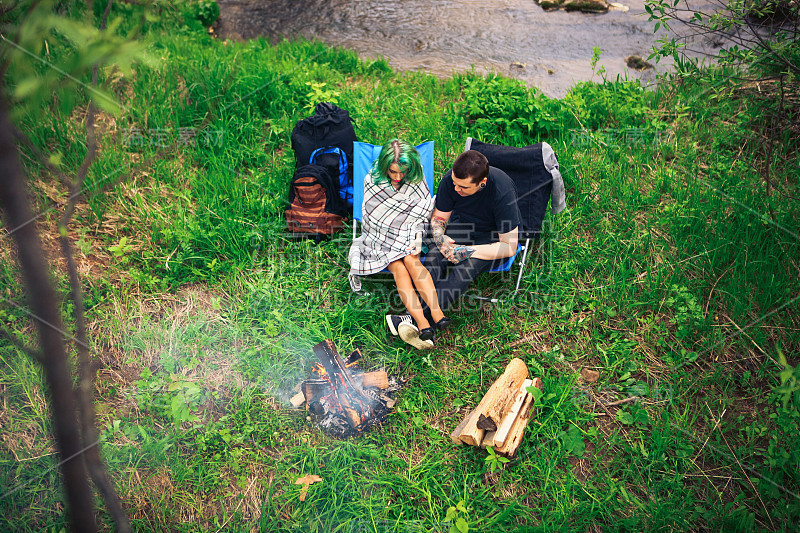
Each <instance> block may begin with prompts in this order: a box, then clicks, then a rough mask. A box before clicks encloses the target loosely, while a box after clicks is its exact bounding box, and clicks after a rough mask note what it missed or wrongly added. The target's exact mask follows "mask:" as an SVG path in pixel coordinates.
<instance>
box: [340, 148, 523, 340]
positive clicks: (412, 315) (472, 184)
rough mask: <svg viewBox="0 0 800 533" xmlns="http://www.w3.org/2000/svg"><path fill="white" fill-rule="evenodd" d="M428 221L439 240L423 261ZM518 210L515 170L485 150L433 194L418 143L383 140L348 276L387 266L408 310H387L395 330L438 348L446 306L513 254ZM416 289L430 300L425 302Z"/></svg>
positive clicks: (354, 279)
mask: <svg viewBox="0 0 800 533" xmlns="http://www.w3.org/2000/svg"><path fill="white" fill-rule="evenodd" d="M428 225H430V229H431V234H432V236H433V242H434V243H435V244H436V247H435V248H433V249H431V250H430V251H429V253H428V254H427V256H426V257H425V266H423V265H422V262H421V261H420V253H421V252H422V248H423V239H424V238H425V236H426V234H427V229H428ZM519 226H520V213H519V209H518V207H517V193H516V188H515V187H514V183H513V182H512V181H511V178H509V177H508V175H506V173H505V172H503V171H502V170H500V169H497V168H494V167H490V166H489V163H488V161H487V160H486V157H485V156H484V155H483V154H481V153H480V152H477V151H474V150H467V151H466V152H464V153H462V154H461V155H459V156H458V157H457V158H456V160H455V162H454V163H453V168H452V170H449V171H448V172H447V173H446V174H445V175H444V177H443V178H442V180H441V183H440V184H439V189H438V192H437V194H436V197H435V199H434V198H431V194H430V191H429V190H428V186H427V184H426V183H425V179H424V176H423V172H422V164H421V163H420V157H419V153H418V152H417V150H416V149H415V148H414V147H413V146H411V145H410V144H408V143H407V142H404V141H401V140H398V139H395V140H392V141H390V142H388V143H387V144H385V145H384V146H383V147H382V149H381V152H380V155H379V156H378V158H377V159H376V160H375V162H374V163H373V164H372V168H371V169H370V171H369V172H368V173H367V176H366V177H365V178H364V204H363V229H362V235H361V236H360V237H358V238H357V239H356V240H355V241H353V245H352V246H351V248H350V253H349V261H350V267H351V270H350V284H351V286H352V288H353V290H355V291H357V290H359V289H360V288H361V280H360V278H359V277H358V276H365V275H369V274H375V273H377V272H380V271H381V270H383V269H384V268H388V270H389V272H391V273H392V275H393V276H394V280H395V283H396V284H397V292H398V293H399V294H400V299H401V300H402V301H403V304H404V305H405V306H406V309H408V313H409V314H408V315H387V316H386V322H387V324H388V325H389V329H390V330H391V332H392V334H394V335H399V336H400V338H402V339H403V341H405V342H407V343H408V344H410V345H412V346H414V347H415V348H418V349H430V348H433V339H434V337H435V332H436V331H437V330H441V329H444V328H446V327H447V326H448V325H449V324H450V319H449V318H448V317H447V316H445V314H444V311H443V310H446V309H448V308H449V307H450V305H452V303H453V302H454V301H455V300H456V299H457V298H458V297H459V296H461V294H462V293H463V292H464V291H465V290H466V289H467V287H468V286H469V285H470V283H472V281H473V280H474V279H475V278H476V277H477V276H478V274H480V273H482V272H486V271H488V270H490V269H492V268H493V267H494V266H495V265H496V264H499V263H500V262H502V261H503V260H505V259H507V258H508V257H511V256H512V255H514V253H515V252H516V250H517V241H518V231H519ZM417 293H419V295H420V296H421V297H422V300H423V302H424V303H420V300H419V298H418V297H417Z"/></svg>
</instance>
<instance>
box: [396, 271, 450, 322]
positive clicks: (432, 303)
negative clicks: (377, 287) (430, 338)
mask: <svg viewBox="0 0 800 533" xmlns="http://www.w3.org/2000/svg"><path fill="white" fill-rule="evenodd" d="M403 264H404V265H405V266H406V269H407V270H408V273H409V274H410V275H411V279H412V281H413V282H414V286H416V287H417V290H418V291H419V294H420V296H422V299H423V300H425V303H426V304H428V308H429V309H430V310H431V316H432V317H433V320H434V322H439V321H440V320H441V319H442V318H444V313H443V312H442V309H441V308H440V307H439V297H438V296H437V295H436V287H435V286H434V284H433V278H432V277H431V273H430V272H428V269H426V268H425V267H424V266H422V263H421V262H420V260H419V256H418V255H407V256H405V257H404V258H403Z"/></svg>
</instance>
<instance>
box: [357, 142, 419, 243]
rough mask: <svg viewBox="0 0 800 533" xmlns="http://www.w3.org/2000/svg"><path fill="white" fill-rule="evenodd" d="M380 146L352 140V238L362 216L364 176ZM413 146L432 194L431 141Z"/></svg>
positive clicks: (375, 157)
mask: <svg viewBox="0 0 800 533" xmlns="http://www.w3.org/2000/svg"><path fill="white" fill-rule="evenodd" d="M381 148H382V147H381V146H379V145H376V144H369V143H364V142H359V141H354V142H353V239H355V238H356V235H357V233H356V231H357V230H356V226H358V224H356V222H361V220H362V219H363V216H364V215H363V213H362V212H361V210H362V208H363V207H364V205H363V204H364V177H365V176H366V175H367V172H369V169H370V168H372V162H373V161H375V160H376V159H378V156H379V155H380V154H381ZM414 148H416V149H417V152H419V159H420V163H422V174H423V175H424V176H425V183H427V184H428V190H429V191H431V195H433V141H428V142H424V143H422V144H419V145H417V146H415V147H414Z"/></svg>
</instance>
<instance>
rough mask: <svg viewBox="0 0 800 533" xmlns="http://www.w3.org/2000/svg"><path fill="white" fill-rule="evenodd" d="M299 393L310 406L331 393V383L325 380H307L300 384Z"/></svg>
mask: <svg viewBox="0 0 800 533" xmlns="http://www.w3.org/2000/svg"><path fill="white" fill-rule="evenodd" d="M300 392H302V393H303V397H304V398H305V399H306V403H307V404H308V405H311V404H312V403H314V402H316V401H319V399H320V398H323V397H325V396H328V395H329V394H330V393H331V392H333V391H332V390H331V382H330V381H328V380H327V379H307V380H305V381H303V382H302V383H301V384H300Z"/></svg>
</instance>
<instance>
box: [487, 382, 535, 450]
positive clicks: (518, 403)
mask: <svg viewBox="0 0 800 533" xmlns="http://www.w3.org/2000/svg"><path fill="white" fill-rule="evenodd" d="M531 385H533V380H530V379H526V380H525V381H524V382H523V383H522V386H521V387H520V389H519V392H517V398H516V399H515V400H514V404H513V405H512V406H511V409H510V410H509V411H508V413H507V414H506V416H505V418H503V421H502V422H501V423H500V427H499V428H498V429H497V431H496V432H495V433H494V435H493V441H492V444H491V446H494V447H498V446H502V445H503V443H504V442H505V441H506V437H508V433H509V431H511V426H513V425H514V420H516V419H517V417H518V416H519V413H520V411H521V410H522V403H523V402H524V401H525V397H526V395H527V394H528V390H527V389H528V387H530V386H531ZM487 438H488V435H487V436H486V437H484V438H483V440H484V441H486V439H487Z"/></svg>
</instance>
